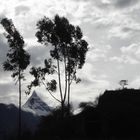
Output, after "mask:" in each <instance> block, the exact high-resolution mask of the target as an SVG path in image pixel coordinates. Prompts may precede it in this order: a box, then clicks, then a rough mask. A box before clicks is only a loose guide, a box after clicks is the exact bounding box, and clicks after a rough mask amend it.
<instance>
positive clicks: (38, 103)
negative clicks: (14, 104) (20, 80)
mask: <svg viewBox="0 0 140 140" xmlns="http://www.w3.org/2000/svg"><path fill="white" fill-rule="evenodd" d="M22 107H23V109H25V110H27V111H31V112H33V113H35V114H36V115H39V116H46V115H48V114H50V113H51V108H50V107H49V106H48V105H47V104H46V103H45V102H44V101H43V100H42V99H41V98H40V97H39V96H38V95H37V93H36V92H35V91H34V92H33V93H32V95H31V97H30V98H29V99H28V100H27V102H26V103H25V104H24V105H23V106H22Z"/></svg>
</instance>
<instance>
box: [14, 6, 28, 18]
mask: <svg viewBox="0 0 140 140" xmlns="http://www.w3.org/2000/svg"><path fill="white" fill-rule="evenodd" d="M29 11H30V8H29V7H28V6H24V5H20V6H17V7H16V8H15V15H16V16H18V15H20V14H26V13H27V12H29Z"/></svg>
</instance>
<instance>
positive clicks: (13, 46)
mask: <svg viewBox="0 0 140 140" xmlns="http://www.w3.org/2000/svg"><path fill="white" fill-rule="evenodd" d="M1 24H2V26H3V27H4V29H5V31H6V33H5V37H6V38H7V41H8V44H9V48H10V49H9V51H8V53H7V60H6V61H5V62H4V63H3V69H4V70H5V71H12V72H13V73H12V75H11V76H12V77H13V78H14V80H15V81H16V83H17V82H18V86H19V119H18V120H19V129H18V135H19V139H20V135H21V80H24V79H25V78H24V75H23V71H24V70H25V69H26V68H27V66H28V65H29V63H30V55H29V54H28V53H27V52H26V51H25V50H24V48H23V47H24V46H25V44H24V40H23V37H22V36H21V35H20V33H19V32H18V31H17V29H16V28H15V26H14V24H13V23H12V21H11V20H9V19H7V18H4V19H2V20H1Z"/></svg>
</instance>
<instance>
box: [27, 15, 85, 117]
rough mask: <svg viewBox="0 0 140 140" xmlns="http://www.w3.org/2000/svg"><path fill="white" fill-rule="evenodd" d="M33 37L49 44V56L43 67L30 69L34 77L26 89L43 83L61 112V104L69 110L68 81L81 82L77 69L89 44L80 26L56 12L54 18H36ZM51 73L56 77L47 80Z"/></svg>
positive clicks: (69, 84)
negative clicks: (56, 94)
mask: <svg viewBox="0 0 140 140" xmlns="http://www.w3.org/2000/svg"><path fill="white" fill-rule="evenodd" d="M36 37H37V39H38V42H39V43H41V44H43V45H45V46H46V47H48V46H51V50H50V58H49V59H45V61H44V66H45V67H43V68H41V67H38V68H36V67H33V68H32V69H31V72H30V73H31V74H32V75H33V76H34V78H35V79H34V81H32V83H31V85H29V87H28V88H29V90H30V89H31V87H32V86H38V85H40V84H43V85H44V86H45V87H46V89H47V90H48V91H49V93H50V94H51V95H52V96H53V98H55V99H56V100H57V101H58V102H60V103H61V107H62V112H63V109H64V106H67V107H68V110H69V108H70V93H71V90H70V89H71V84H72V83H73V81H75V82H76V83H79V82H80V81H81V79H80V78H78V77H77V70H78V69H81V68H82V67H83V65H84V63H85V59H86V53H87V51H88V43H87V42H86V41H85V40H84V39H83V33H82V31H81V29H80V27H79V26H74V25H72V24H70V22H69V21H68V19H67V18H65V17H60V16H59V15H55V17H54V18H53V19H50V18H47V17H44V18H42V19H41V20H39V21H38V22H37V32H36ZM52 74H56V75H57V79H52V80H51V81H47V82H46V80H47V78H48V75H52ZM46 75H47V76H46ZM62 82H63V83H62ZM57 88H59V95H60V98H59V99H58V98H56V96H54V94H53V93H52V92H53V91H55V90H56V89H57ZM63 113H64V112H63ZM63 113H62V114H63ZM63 115H64V114H63Z"/></svg>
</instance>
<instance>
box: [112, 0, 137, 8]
mask: <svg viewBox="0 0 140 140" xmlns="http://www.w3.org/2000/svg"><path fill="white" fill-rule="evenodd" d="M137 2H138V0H115V1H114V5H115V6H116V7H118V8H125V7H129V6H132V5H134V4H136V3H137Z"/></svg>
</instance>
